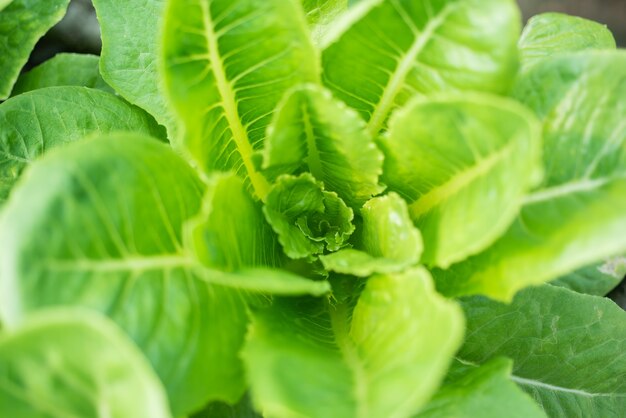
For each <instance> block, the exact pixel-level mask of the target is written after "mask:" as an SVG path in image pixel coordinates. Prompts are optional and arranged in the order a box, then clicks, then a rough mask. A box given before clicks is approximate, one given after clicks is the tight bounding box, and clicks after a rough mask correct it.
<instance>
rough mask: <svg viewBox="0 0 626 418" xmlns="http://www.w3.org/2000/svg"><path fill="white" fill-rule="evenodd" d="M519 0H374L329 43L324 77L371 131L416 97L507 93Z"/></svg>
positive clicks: (331, 36)
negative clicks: (454, 93)
mask: <svg viewBox="0 0 626 418" xmlns="http://www.w3.org/2000/svg"><path fill="white" fill-rule="evenodd" d="M519 33H520V16H519V10H518V9H517V5H516V3H515V2H514V1H513V0H425V1H417V2H416V1H413V0H368V1H364V2H362V3H361V4H359V5H357V6H355V7H354V8H352V9H351V11H350V12H349V13H348V14H347V15H346V16H345V17H344V18H342V19H340V20H339V21H338V22H337V23H336V25H335V26H334V27H333V28H331V30H329V31H328V35H327V37H325V39H324V40H323V41H322V46H323V47H325V49H324V52H323V54H322V66H323V70H324V73H323V76H324V82H325V84H326V85H327V86H329V87H330V88H331V90H332V91H333V93H334V94H335V95H337V97H339V98H340V99H341V100H343V101H344V102H346V103H347V104H348V105H349V106H351V107H353V108H355V109H356V110H358V111H359V113H361V115H362V116H363V118H364V119H365V120H367V121H368V129H369V131H370V132H371V133H372V134H377V133H378V132H379V131H380V130H381V129H384V127H385V124H386V120H387V118H388V117H389V114H390V113H391V112H392V111H393V110H394V109H395V108H396V107H398V106H401V105H403V104H404V103H406V101H407V100H408V99H409V98H410V97H412V96H414V95H415V94H431V93H434V92H440V91H459V90H462V91H465V90H478V91H488V92H496V93H502V92H506V91H507V90H508V88H509V86H510V83H511V80H512V78H513V76H514V75H515V72H516V70H517V52H516V48H515V45H516V42H517V39H518V36H519Z"/></svg>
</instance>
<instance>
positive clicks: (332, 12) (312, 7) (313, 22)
mask: <svg viewBox="0 0 626 418" xmlns="http://www.w3.org/2000/svg"><path fill="white" fill-rule="evenodd" d="M300 2H301V3H302V7H303V8H304V11H305V13H306V18H307V20H308V22H309V26H310V27H311V32H312V35H313V39H314V40H316V41H319V40H320V39H321V38H322V36H323V35H324V33H325V32H326V31H327V30H328V28H329V26H330V25H331V24H332V22H333V20H335V19H336V18H337V16H339V15H340V14H341V13H342V12H344V11H345V10H346V9H347V8H348V0H300Z"/></svg>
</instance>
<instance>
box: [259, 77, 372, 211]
mask: <svg viewBox="0 0 626 418" xmlns="http://www.w3.org/2000/svg"><path fill="white" fill-rule="evenodd" d="M263 157H264V158H263V170H264V173H265V174H266V175H267V176H268V177H269V178H270V180H273V179H275V178H276V177H277V176H278V175H279V174H292V173H295V172H301V171H309V172H310V173H311V174H313V176H315V178H316V179H317V180H319V181H322V182H323V183H324V186H325V187H326V189H328V190H332V191H334V192H336V193H337V194H338V195H339V196H340V197H341V198H342V199H343V200H345V201H346V203H347V204H348V205H350V206H352V207H353V208H360V207H361V206H362V205H363V203H365V201H367V200H368V199H369V198H371V197H372V195H376V194H378V193H380V192H382V191H383V189H384V188H383V187H382V186H380V185H379V184H378V177H379V176H380V175H381V174H382V171H383V168H382V165H383V155H382V153H381V152H380V151H379V150H378V148H377V147H376V145H375V144H374V142H373V141H372V138H371V136H370V135H369V134H368V132H367V129H366V128H365V124H364V122H363V121H362V120H361V118H360V117H359V115H358V114H357V113H356V112H354V111H353V110H351V109H348V108H347V107H346V106H345V105H344V104H343V103H341V102H339V101H337V100H336V99H333V98H332V96H331V95H330V93H329V92H327V91H326V90H323V89H322V88H321V87H317V86H315V85H306V86H301V87H298V88H296V89H294V90H292V91H290V92H289V93H287V96H286V97H285V99H284V100H283V101H282V103H281V104H280V105H279V107H278V110H277V111H276V114H275V116H274V120H273V121H272V124H271V125H270V126H269V129H268V138H267V141H266V143H265V149H264V152H263Z"/></svg>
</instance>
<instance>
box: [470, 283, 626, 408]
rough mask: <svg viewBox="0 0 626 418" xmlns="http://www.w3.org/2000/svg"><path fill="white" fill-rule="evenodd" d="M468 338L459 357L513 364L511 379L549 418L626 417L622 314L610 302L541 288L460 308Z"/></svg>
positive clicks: (625, 334) (478, 300)
mask: <svg viewBox="0 0 626 418" xmlns="http://www.w3.org/2000/svg"><path fill="white" fill-rule="evenodd" d="M463 307H464V310H465V314H466V318H467V329H468V330H467V337H466V341H465V345H464V346H463V348H462V349H461V351H460V353H459V357H460V358H461V359H462V360H464V361H466V362H471V363H475V364H482V363H483V362H486V361H488V360H489V359H491V358H493V357H496V356H506V357H509V358H511V359H513V362H514V366H513V375H514V377H513V380H514V381H515V382H516V383H517V384H519V385H520V386H521V387H522V388H523V389H524V390H525V391H527V392H528V393H529V394H531V395H532V396H533V397H534V398H535V399H536V400H537V401H538V402H539V403H540V404H541V405H542V406H543V408H544V410H545V411H546V412H547V414H548V415H549V416H550V417H554V418H556V417H559V418H561V417H562V418H569V417H585V418H586V417H589V418H606V417H619V416H622V414H623V412H624V411H626V380H625V379H624V376H625V375H626V329H625V327H624V324H625V323H626V312H624V311H623V310H622V309H620V308H619V307H618V306H617V305H615V304H614V303H613V302H612V301H610V300H609V299H605V298H600V297H596V296H588V295H581V294H578V293H576V292H573V291H571V290H568V289H563V288H560V287H556V286H551V285H543V286H541V287H537V288H530V289H526V290H523V291H521V292H520V293H519V294H518V295H517V296H516V297H515V299H514V300H513V303H512V304H510V305H505V304H501V303H498V302H494V301H490V300H488V299H486V298H483V297H473V298H468V299H466V300H465V301H463Z"/></svg>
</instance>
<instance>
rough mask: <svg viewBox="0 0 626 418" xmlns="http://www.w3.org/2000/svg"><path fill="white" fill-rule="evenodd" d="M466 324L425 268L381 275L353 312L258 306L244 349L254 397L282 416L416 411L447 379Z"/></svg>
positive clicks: (306, 304) (308, 304)
mask: <svg viewBox="0 0 626 418" xmlns="http://www.w3.org/2000/svg"><path fill="white" fill-rule="evenodd" d="M406 318H411V321H407V320H406ZM462 329H463V318H462V316H461V314H460V312H459V311H458V309H457V307H456V306H455V305H454V304H452V303H451V302H448V301H446V300H444V299H443V298H441V297H439V296H438V295H437V294H436V293H435V292H434V290H433V289H432V285H431V282H430V277H429V275H428V273H427V272H426V271H425V270H421V269H420V270H412V271H410V272H407V273H405V274H397V275H387V276H374V277H373V278H371V279H370V280H369V281H368V283H367V286H366V287H365V290H364V291H363V293H362V294H361V296H360V298H359V301H358V303H357V304H356V307H355V308H354V311H353V312H351V309H350V307H349V306H348V304H346V303H340V304H338V305H334V306H333V305H329V304H324V303H322V302H320V301H319V300H301V301H300V302H296V303H294V302H282V303H280V304H279V305H275V306H273V307H271V308H269V309H267V310H264V311H260V312H256V313H255V315H254V320H253V325H252V328H251V329H250V334H249V336H248V342H247V344H246V347H245V349H244V353H243V356H244V359H245V362H246V365H247V367H248V375H249V377H250V381H251V384H252V396H253V400H254V402H255V404H256V406H257V407H258V408H259V410H262V411H264V413H265V414H266V415H267V416H271V417H277V418H282V417H285V418H287V417H289V418H291V417H304V416H306V417H310V418H317V417H320V418H321V417H324V418H326V417H331V416H336V417H342V418H351V417H355V418H356V417H359V418H368V417H383V416H384V417H389V418H396V417H408V416H410V415H411V414H412V413H413V412H414V411H415V410H416V409H417V408H419V407H420V406H421V405H423V404H424V403H425V402H426V401H427V399H428V398H429V396H430V395H431V394H432V393H433V392H434V391H435V389H436V388H437V386H438V385H439V382H440V380H441V378H442V377H443V374H444V373H445V370H446V369H447V367H448V364H449V362H450V359H451V356H452V354H453V353H454V351H455V350H456V349H457V347H458V345H459V343H460V342H461V338H462V332H463V331H462ZM424 335H428V338H423V336H424Z"/></svg>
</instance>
